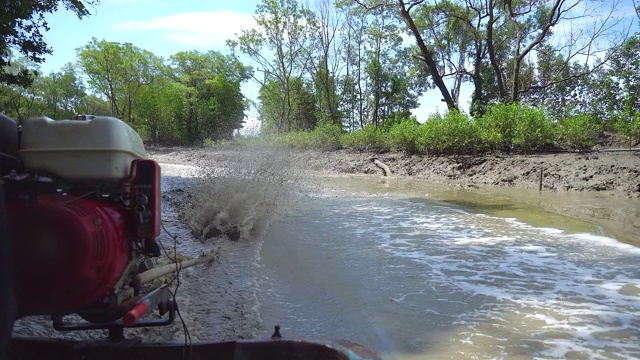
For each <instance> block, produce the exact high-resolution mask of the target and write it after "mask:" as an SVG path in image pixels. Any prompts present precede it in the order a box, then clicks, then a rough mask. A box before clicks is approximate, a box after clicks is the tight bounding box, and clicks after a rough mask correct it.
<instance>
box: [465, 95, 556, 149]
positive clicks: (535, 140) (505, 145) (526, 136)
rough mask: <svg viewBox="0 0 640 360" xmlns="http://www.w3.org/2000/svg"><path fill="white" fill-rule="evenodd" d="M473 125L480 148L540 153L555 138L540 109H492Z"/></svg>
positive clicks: (500, 106)
mask: <svg viewBox="0 0 640 360" xmlns="http://www.w3.org/2000/svg"><path fill="white" fill-rule="evenodd" d="M476 125H477V129H478V131H479V133H480V138H481V140H482V142H483V144H484V145H485V146H487V147H489V148H491V149H494V150H507V151H511V150H513V149H514V148H518V149H522V150H534V149H540V148H542V147H544V146H547V145H549V144H552V143H553V141H554V140H555V138H556V136H555V131H554V126H553V122H552V121H551V119H549V118H548V117H547V116H546V114H545V113H544V111H543V110H542V109H540V108H533V107H530V106H526V105H522V104H520V103H500V104H495V105H492V106H490V107H489V109H488V111H487V113H486V114H484V115H483V116H482V117H480V118H479V119H478V120H477V121H476Z"/></svg>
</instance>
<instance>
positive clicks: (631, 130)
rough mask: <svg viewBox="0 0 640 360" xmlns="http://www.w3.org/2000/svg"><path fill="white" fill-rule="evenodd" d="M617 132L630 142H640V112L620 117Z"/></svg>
mask: <svg viewBox="0 0 640 360" xmlns="http://www.w3.org/2000/svg"><path fill="white" fill-rule="evenodd" d="M616 130H617V131H618V132H619V133H620V135H622V136H624V137H625V138H627V139H629V141H630V142H637V141H640V112H638V111H633V112H632V113H631V114H630V115H628V116H625V117H620V118H619V119H618V121H617V123H616Z"/></svg>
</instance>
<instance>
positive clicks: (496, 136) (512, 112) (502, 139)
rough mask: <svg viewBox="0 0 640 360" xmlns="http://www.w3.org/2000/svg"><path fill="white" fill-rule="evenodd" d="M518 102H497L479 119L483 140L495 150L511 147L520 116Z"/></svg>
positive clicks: (479, 128)
mask: <svg viewBox="0 0 640 360" xmlns="http://www.w3.org/2000/svg"><path fill="white" fill-rule="evenodd" d="M519 108H520V106H519V105H518V104H513V103H512V104H502V103H501V104H495V105H492V106H490V107H489V109H488V110H487V112H486V113H485V114H484V115H483V116H482V117H480V118H479V119H478V120H477V121H476V124H477V127H478V131H479V133H480V138H481V139H482V142H483V143H484V144H485V145H486V146H488V147H490V148H492V149H494V150H500V149H502V150H506V149H511V147H512V146H513V136H514V132H515V124H516V121H517V118H518V110H519Z"/></svg>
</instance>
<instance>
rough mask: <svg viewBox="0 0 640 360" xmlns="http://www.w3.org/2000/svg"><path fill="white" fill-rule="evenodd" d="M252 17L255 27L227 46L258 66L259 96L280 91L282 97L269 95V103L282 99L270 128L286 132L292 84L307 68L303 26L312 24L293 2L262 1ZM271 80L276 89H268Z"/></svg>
mask: <svg viewBox="0 0 640 360" xmlns="http://www.w3.org/2000/svg"><path fill="white" fill-rule="evenodd" d="M254 18H255V20H256V25H257V27H256V28H254V29H250V30H243V31H242V33H241V34H240V36H239V37H238V39H237V40H231V41H229V42H228V45H229V46H230V47H231V49H232V50H234V51H240V52H242V53H244V54H246V55H247V56H248V57H249V58H251V59H252V60H253V61H255V62H256V63H258V64H259V68H258V71H259V72H262V73H263V76H262V77H254V80H255V81H257V82H258V83H259V84H260V85H261V86H262V90H261V92H262V93H264V92H266V91H272V90H277V91H279V92H280V94H281V95H282V96H280V94H271V95H269V98H270V99H271V100H275V99H278V98H281V99H282V100H281V102H280V104H279V106H280V108H281V110H280V114H281V116H278V117H273V118H272V119H273V120H274V121H275V123H274V124H273V126H272V129H273V130H275V131H278V132H286V131H289V130H290V129H292V127H293V123H292V122H293V119H292V116H293V115H292V114H293V113H292V112H293V106H294V104H293V101H292V99H293V91H294V90H293V81H294V79H296V78H300V77H301V76H302V74H303V73H304V72H305V69H306V65H307V63H306V60H307V57H306V56H305V52H304V49H305V47H307V46H308V45H309V44H308V38H309V31H308V29H307V26H309V25H310V24H311V23H312V22H313V21H312V19H311V13H310V12H309V11H308V10H307V9H304V8H303V7H301V6H300V4H299V3H298V2H297V1H296V0H263V2H262V3H261V4H259V5H258V6H257V8H256V13H255V17H254ZM271 56H273V59H272V58H271ZM272 81H277V82H278V83H279V84H280V86H272V85H271V82H272ZM265 96H266V95H265ZM270 106H271V105H270Z"/></svg>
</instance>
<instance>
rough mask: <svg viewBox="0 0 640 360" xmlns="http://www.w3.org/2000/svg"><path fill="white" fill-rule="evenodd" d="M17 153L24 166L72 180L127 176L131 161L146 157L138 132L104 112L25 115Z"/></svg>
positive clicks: (116, 179)
mask: <svg viewBox="0 0 640 360" xmlns="http://www.w3.org/2000/svg"><path fill="white" fill-rule="evenodd" d="M19 154H20V158H21V159H22V161H23V162H24V165H25V167H26V168H27V170H32V171H37V172H40V173H43V174H44V173H46V174H51V175H55V176H58V177H61V178H63V179H67V180H72V181H87V180H102V181H119V180H123V179H125V178H127V177H129V173H130V171H131V161H133V160H135V159H143V158H146V157H147V153H146V151H145V149H144V144H143V142H142V139H141V138H140V136H139V135H138V133H136V132H135V130H133V129H132V128H131V127H130V126H129V125H127V124H125V123H124V122H123V121H121V120H119V119H116V118H113V117H106V116H96V117H92V116H87V117H86V120H58V121H54V120H52V119H50V118H48V117H37V118H30V119H27V120H26V121H24V123H23V124H22V138H21V141H20V152H19Z"/></svg>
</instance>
